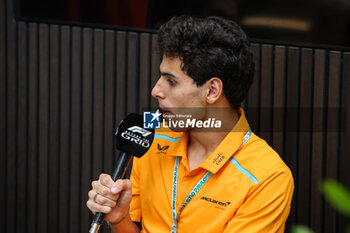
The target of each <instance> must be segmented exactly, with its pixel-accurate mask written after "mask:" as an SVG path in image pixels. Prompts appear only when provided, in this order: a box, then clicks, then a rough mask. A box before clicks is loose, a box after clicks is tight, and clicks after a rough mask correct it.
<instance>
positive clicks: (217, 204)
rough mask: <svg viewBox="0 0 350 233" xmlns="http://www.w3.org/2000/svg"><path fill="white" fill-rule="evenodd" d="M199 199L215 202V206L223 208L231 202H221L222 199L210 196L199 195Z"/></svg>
mask: <svg viewBox="0 0 350 233" xmlns="http://www.w3.org/2000/svg"><path fill="white" fill-rule="evenodd" d="M200 200H203V201H207V202H210V203H213V204H215V207H217V208H219V209H224V208H225V207H227V206H229V205H230V204H231V202H229V201H227V202H222V201H218V200H215V199H213V198H210V197H201V198H200Z"/></svg>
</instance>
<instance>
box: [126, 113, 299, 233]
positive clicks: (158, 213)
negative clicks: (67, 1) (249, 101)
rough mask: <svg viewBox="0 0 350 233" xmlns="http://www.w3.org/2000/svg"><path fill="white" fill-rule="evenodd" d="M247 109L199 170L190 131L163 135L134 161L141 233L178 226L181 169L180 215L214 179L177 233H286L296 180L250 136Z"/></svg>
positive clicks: (134, 214) (134, 210) (134, 206)
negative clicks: (191, 162) (191, 161)
mask: <svg viewBox="0 0 350 233" xmlns="http://www.w3.org/2000/svg"><path fill="white" fill-rule="evenodd" d="M248 129H249V125H248V122H247V120H246V118H245V116H244V112H243V110H240V119H239V121H238V122H237V124H236V125H235V126H234V127H233V129H232V130H231V132H229V133H228V134H227V136H226V137H225V138H224V140H223V141H222V142H221V143H220V145H219V146H218V147H217V148H216V149H215V151H214V152H213V153H212V154H211V155H210V156H209V157H208V158H207V159H206V160H205V161H204V162H203V163H202V164H201V165H200V166H199V167H197V168H195V169H193V170H191V171H190V170H189V168H188V163H187V143H188V135H187V133H184V132H181V133H178V132H168V133H164V132H158V133H156V135H155V139H154V142H153V144H152V146H151V148H150V150H149V151H148V152H147V153H146V154H145V155H144V156H143V157H142V158H140V159H137V158H135V159H134V163H133V169H132V173H131V178H130V179H131V182H132V185H133V187H132V194H133V198H132V202H131V208H130V216H131V219H132V220H133V221H135V222H141V224H142V232H150V233H169V232H170V231H171V227H172V226H173V218H172V186H173V172H174V165H175V159H176V157H177V156H178V157H180V158H181V160H180V163H179V170H178V180H177V182H178V185H177V200H176V212H177V211H178V210H179V208H180V206H181V204H182V203H183V202H184V200H185V199H186V197H187V196H188V194H189V193H190V191H191V190H192V189H193V187H194V186H195V185H196V184H197V183H198V182H199V181H200V180H201V178H202V177H203V176H204V175H205V174H206V173H207V172H208V171H209V172H211V173H212V176H211V177H210V179H209V180H208V181H207V182H206V183H205V184H204V186H203V187H202V189H200V191H199V192H198V193H197V195H195V196H194V197H193V199H192V200H191V201H190V202H189V203H188V205H186V207H185V208H184V209H183V210H182V212H181V213H180V214H179V216H178V218H177V232H179V233H182V232H183V233H186V232H190V233H193V232H199V233H204V232H208V233H209V232H213V233H219V232H225V233H226V232H243V233H253V232H284V225H285V221H286V220H287V217H288V215H289V211H290V205H291V200H292V196H293V189H294V184H293V177H292V174H291V172H290V170H289V168H288V167H287V166H286V165H285V164H284V162H283V161H282V160H281V158H280V157H279V155H278V154H277V153H276V152H275V151H274V150H273V149H272V148H271V147H270V146H269V145H268V144H267V143H266V142H265V141H264V140H262V139H260V138H259V137H257V136H256V135H255V134H253V133H252V134H251V137H250V138H249V140H248V141H247V142H246V143H245V144H244V145H243V146H242V147H241V148H239V147H240V146H241V144H242V142H243V137H244V135H245V134H246V132H247V131H248Z"/></svg>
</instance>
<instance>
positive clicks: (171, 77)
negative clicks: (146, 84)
mask: <svg viewBox="0 0 350 233" xmlns="http://www.w3.org/2000/svg"><path fill="white" fill-rule="evenodd" d="M181 63H182V62H181V60H180V59H179V58H178V57H176V58H170V57H166V56H163V60H162V63H161V64H160V74H161V76H160V78H159V80H158V81H157V83H156V85H155V86H154V87H153V90H152V96H153V97H154V98H156V99H158V103H159V108H160V109H161V110H162V111H163V117H165V118H167V115H174V114H191V115H193V114H195V115H196V117H199V118H201V116H200V115H202V114H201V113H200V112H202V111H201V110H200V109H202V110H203V107H204V103H205V101H204V100H205V99H204V98H205V93H203V92H204V91H203V86H202V87H197V85H196V84H195V83H194V81H193V79H192V78H191V77H189V76H188V75H187V74H186V73H185V72H184V71H183V70H181Z"/></svg>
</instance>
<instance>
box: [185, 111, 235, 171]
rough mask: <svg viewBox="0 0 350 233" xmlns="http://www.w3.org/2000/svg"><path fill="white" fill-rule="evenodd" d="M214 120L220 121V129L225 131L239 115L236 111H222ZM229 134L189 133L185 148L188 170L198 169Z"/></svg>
mask: <svg viewBox="0 0 350 233" xmlns="http://www.w3.org/2000/svg"><path fill="white" fill-rule="evenodd" d="M216 119H220V120H221V121H222V127H224V128H225V129H232V128H233V127H234V126H235V125H236V123H237V121H238V119H239V115H238V112H237V111H236V110H232V111H227V110H225V111H223V113H222V114H221V115H220V116H218V114H217V115H216ZM228 133H229V130H218V131H204V132H201V131H198V130H196V131H190V132H189V142H188V148H187V156H188V167H189V169H190V170H192V169H194V168H196V167H198V166H199V165H200V164H201V163H202V162H204V160H205V159H206V158H207V157H208V156H209V155H210V154H211V153H212V152H213V151H214V150H215V149H216V148H217V147H218V146H219V144H220V143H221V142H222V140H223V139H224V138H225V137H226V135H227V134H228Z"/></svg>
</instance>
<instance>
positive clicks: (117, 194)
mask: <svg viewBox="0 0 350 233" xmlns="http://www.w3.org/2000/svg"><path fill="white" fill-rule="evenodd" d="M91 184H92V189H91V190H90V191H89V193H88V195H89V200H88V201H87V202H86V205H87V207H88V208H89V209H90V210H91V211H92V212H93V213H94V214H96V212H101V213H104V214H105V220H106V221H108V222H111V223H115V222H118V221H120V220H121V219H122V218H123V217H125V216H126V215H127V214H128V210H129V205H130V202H131V197H132V192H131V182H130V180H127V179H124V180H123V179H119V180H117V181H115V182H114V181H113V180H112V178H111V176H110V175H107V174H101V175H100V177H99V179H98V180H95V181H93V182H92V183H91Z"/></svg>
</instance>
